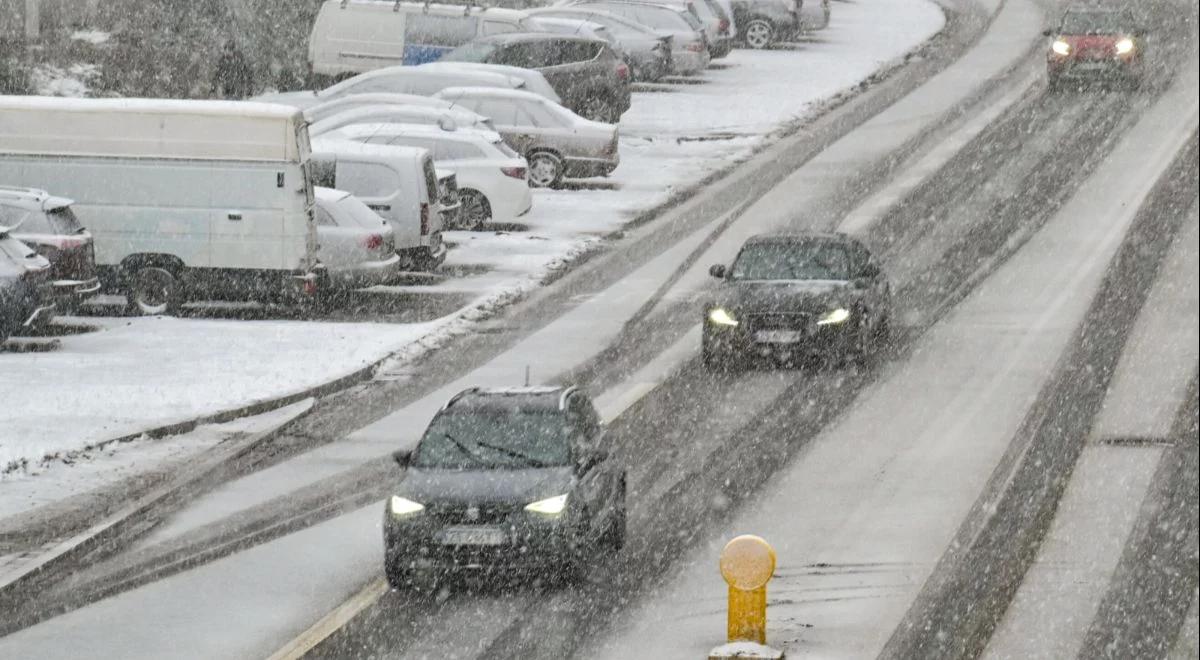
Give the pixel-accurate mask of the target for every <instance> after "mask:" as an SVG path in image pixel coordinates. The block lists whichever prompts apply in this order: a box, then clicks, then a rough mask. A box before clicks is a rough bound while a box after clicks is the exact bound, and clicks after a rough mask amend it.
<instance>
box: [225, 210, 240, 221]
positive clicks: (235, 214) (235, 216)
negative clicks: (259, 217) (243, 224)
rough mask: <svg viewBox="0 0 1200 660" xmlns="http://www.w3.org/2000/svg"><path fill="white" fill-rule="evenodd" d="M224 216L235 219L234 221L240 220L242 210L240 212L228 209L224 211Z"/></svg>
mask: <svg viewBox="0 0 1200 660" xmlns="http://www.w3.org/2000/svg"><path fill="white" fill-rule="evenodd" d="M225 217H226V218H229V219H230V220H235V221H236V220H241V219H242V212H241V211H230V212H229V213H226V214H225Z"/></svg>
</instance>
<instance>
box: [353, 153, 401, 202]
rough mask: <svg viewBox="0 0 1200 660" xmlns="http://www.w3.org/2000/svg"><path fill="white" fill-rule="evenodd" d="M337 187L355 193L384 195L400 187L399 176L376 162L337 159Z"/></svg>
mask: <svg viewBox="0 0 1200 660" xmlns="http://www.w3.org/2000/svg"><path fill="white" fill-rule="evenodd" d="M338 187H339V188H341V189H342V190H346V191H349V192H352V193H354V194H356V195H370V196H375V195H385V194H388V193H391V192H392V191H394V190H397V189H398V188H400V177H399V176H397V175H396V172H395V171H393V170H392V169H391V168H389V167H385V166H383V165H379V164H376V163H355V162H352V161H339V162H338Z"/></svg>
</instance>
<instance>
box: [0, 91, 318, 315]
mask: <svg viewBox="0 0 1200 660" xmlns="http://www.w3.org/2000/svg"><path fill="white" fill-rule="evenodd" d="M308 156H309V144H308V131H307V128H306V126H305V122H304V116H303V114H301V112H300V111H299V110H296V109H295V108H289V107H284V106H276V105H268V104H259V103H244V102H230V101H168V100H155V99H68V98H56V97H17V96H0V181H3V182H4V183H6V184H10V185H21V186H30V187H37V188H45V189H49V190H54V191H56V192H57V193H59V194H62V195H64V196H67V197H70V198H72V199H74V200H75V207H74V208H75V210H76V212H77V213H78V214H79V216H80V217H82V218H86V221H87V226H88V228H89V229H90V230H91V232H92V234H93V236H94V238H95V249H96V264H97V266H99V267H100V274H101V276H102V279H103V280H104V281H105V282H106V283H108V284H110V285H114V284H115V285H116V286H118V287H119V288H121V289H122V290H124V291H125V292H126V293H127V294H128V298H129V301H130V307H131V309H132V310H134V311H140V312H142V313H148V314H159V313H163V312H168V311H170V310H171V309H173V308H174V307H175V306H177V305H178V304H179V303H181V302H183V301H184V300H185V299H186V298H187V297H191V296H199V295H213V296H217V297H225V296H226V295H232V294H239V295H244V294H246V293H255V294H260V295H266V294H272V295H278V294H279V293H281V292H284V293H295V292H296V291H297V290H298V289H299V290H302V291H303V292H305V293H313V292H314V291H315V288H316V286H317V278H316V276H315V274H314V273H315V269H316V267H317V260H316V256H315V255H316V226H315V223H314V220H313V215H312V204H313V190H312V184H311V181H310V180H309V176H308V172H307V166H308V164H307V161H308Z"/></svg>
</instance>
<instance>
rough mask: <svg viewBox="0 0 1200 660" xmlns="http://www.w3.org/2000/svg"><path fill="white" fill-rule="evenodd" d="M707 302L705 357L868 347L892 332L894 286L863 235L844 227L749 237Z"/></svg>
mask: <svg viewBox="0 0 1200 660" xmlns="http://www.w3.org/2000/svg"><path fill="white" fill-rule="evenodd" d="M710 273H711V274H712V275H713V276H714V277H717V278H719V279H721V285H720V286H719V288H718V290H717V292H716V293H715V294H714V296H713V298H712V300H711V301H710V302H709V303H708V304H706V305H705V307H704V331H703V340H702V341H703V346H702V350H703V357H704V363H705V365H707V366H709V367H713V368H717V367H724V366H727V365H730V364H734V363H736V362H738V361H739V360H740V359H745V358H752V357H761V358H768V359H772V360H775V361H778V362H790V361H793V360H801V359H805V358H812V357H822V358H830V357H834V358H853V357H861V356H865V355H867V354H869V353H870V352H871V351H872V349H873V348H875V344H876V343H877V342H878V341H880V340H881V339H882V338H884V337H885V336H886V335H887V332H888V326H889V320H890V316H891V291H890V288H889V285H888V282H887V279H886V278H885V277H884V276H883V272H882V270H881V269H880V267H879V264H878V263H877V262H876V261H875V259H874V258H873V257H872V256H871V253H870V252H869V251H868V250H867V248H866V246H864V245H863V244H862V243H861V242H859V241H857V240H855V239H853V238H851V237H849V236H845V235H842V234H770V235H762V236H756V237H754V238H751V239H750V240H748V241H746V244H745V245H743V246H742V249H741V251H740V252H739V253H738V255H737V258H736V259H734V262H733V265H732V266H730V267H728V268H727V267H726V266H724V265H717V266H713V267H712V268H711V270H710Z"/></svg>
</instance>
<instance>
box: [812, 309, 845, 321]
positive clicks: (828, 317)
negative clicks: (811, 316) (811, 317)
mask: <svg viewBox="0 0 1200 660" xmlns="http://www.w3.org/2000/svg"><path fill="white" fill-rule="evenodd" d="M848 318H850V310H848V309H846V308H845V307H838V308H837V309H832V310H830V311H828V312H825V313H824V314H822V315H821V318H819V319H817V325H837V324H839V323H845V322H846V319H848Z"/></svg>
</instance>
